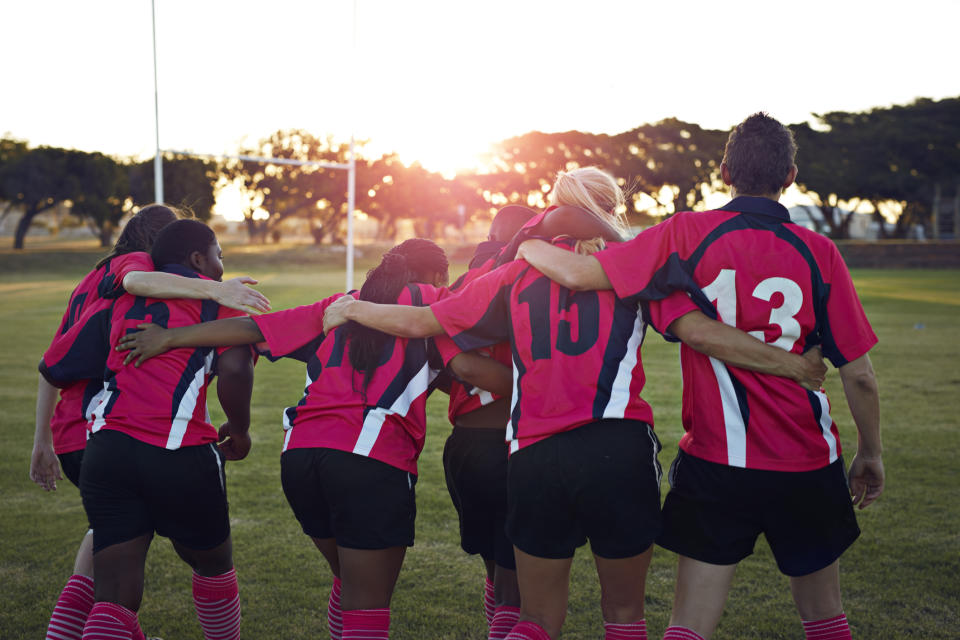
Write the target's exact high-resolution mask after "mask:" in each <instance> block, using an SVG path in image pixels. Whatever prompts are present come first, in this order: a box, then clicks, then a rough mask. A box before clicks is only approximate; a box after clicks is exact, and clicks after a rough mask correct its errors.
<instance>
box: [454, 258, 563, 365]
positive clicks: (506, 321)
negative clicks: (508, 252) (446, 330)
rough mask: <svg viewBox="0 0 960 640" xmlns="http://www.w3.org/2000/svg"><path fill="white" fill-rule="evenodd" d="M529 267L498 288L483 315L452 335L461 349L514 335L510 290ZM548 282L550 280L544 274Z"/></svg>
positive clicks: (496, 341) (491, 342)
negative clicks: (472, 323) (475, 321)
mask: <svg viewBox="0 0 960 640" xmlns="http://www.w3.org/2000/svg"><path fill="white" fill-rule="evenodd" d="M529 268H530V267H527V268H525V269H523V270H521V271H520V272H519V273H518V274H517V277H516V278H515V279H514V281H513V282H508V283H504V284H503V285H501V286H500V288H499V289H497V292H496V294H494V296H493V298H492V299H491V300H490V304H489V305H488V306H487V309H486V311H484V312H483V316H481V318H480V319H479V320H478V321H477V323H476V324H474V325H473V326H472V327H470V328H469V329H467V330H466V331H461V332H460V333H458V334H457V335H455V336H450V337H451V338H452V339H453V342H454V343H455V344H456V345H457V346H458V347H459V348H460V350H461V351H473V350H474V349H479V348H481V347H489V346H490V345H493V344H497V343H498V342H503V341H504V340H506V339H507V338H508V337H510V338H512V337H513V324H512V322H511V320H510V292H511V291H512V290H513V286H514V284H515V283H516V282H517V281H518V280H519V279H520V278H522V277H523V274H525V273H526V272H527V269H529ZM544 280H545V281H546V284H547V285H548V286H549V284H550V281H549V280H547V279H546V276H544Z"/></svg>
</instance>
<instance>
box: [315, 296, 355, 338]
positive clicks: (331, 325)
mask: <svg viewBox="0 0 960 640" xmlns="http://www.w3.org/2000/svg"><path fill="white" fill-rule="evenodd" d="M354 302H356V300H355V299H354V297H353V296H351V295H346V296H341V297H340V298H337V300H336V301H335V302H334V303H333V304H331V305H330V306H329V307H327V310H326V311H324V312H323V332H324V333H330V332H331V331H333V330H334V329H336V328H337V327H339V326H340V325H342V324H344V323H346V322H347V320H349V318H348V317H347V308H348V307H349V306H350V305H351V304H353V303H354Z"/></svg>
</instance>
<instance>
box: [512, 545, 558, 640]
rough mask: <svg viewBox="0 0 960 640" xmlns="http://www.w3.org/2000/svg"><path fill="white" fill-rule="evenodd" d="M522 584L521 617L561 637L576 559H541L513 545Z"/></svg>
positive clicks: (548, 632) (519, 579) (550, 633)
mask: <svg viewBox="0 0 960 640" xmlns="http://www.w3.org/2000/svg"><path fill="white" fill-rule="evenodd" d="M513 551H514V555H515V556H516V558H517V582H518V583H519V586H520V620H521V621H524V620H530V621H531V622H535V623H537V624H538V625H540V626H541V627H543V630H544V631H546V632H547V634H549V636H550V637H551V638H558V637H560V628H561V627H563V621H564V619H565V618H566V617H567V600H568V598H569V597H570V567H571V565H572V564H573V558H561V559H559V560H557V559H553V558H538V557H536V556H531V555H529V554H526V553H524V552H523V551H520V549H517V548H516V547H514V548H513Z"/></svg>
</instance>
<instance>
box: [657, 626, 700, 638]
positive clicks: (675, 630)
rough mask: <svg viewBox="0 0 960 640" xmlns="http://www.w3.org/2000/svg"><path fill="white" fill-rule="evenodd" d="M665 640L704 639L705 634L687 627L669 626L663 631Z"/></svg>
mask: <svg viewBox="0 0 960 640" xmlns="http://www.w3.org/2000/svg"><path fill="white" fill-rule="evenodd" d="M663 640H704V638H703V636H701V635H700V634H699V633H697V632H696V631H694V630H693V629H687V628H686V627H667V630H666V631H664V632H663Z"/></svg>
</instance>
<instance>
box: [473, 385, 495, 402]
mask: <svg viewBox="0 0 960 640" xmlns="http://www.w3.org/2000/svg"><path fill="white" fill-rule="evenodd" d="M470 395H472V396H477V397H478V398H479V399H480V405H481V406H486V405H488V404H490V403H491V402H493V394H492V393H490V392H489V391H484V390H483V389H481V388H480V387H474V388H473V389H471V390H470Z"/></svg>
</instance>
